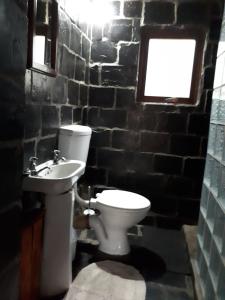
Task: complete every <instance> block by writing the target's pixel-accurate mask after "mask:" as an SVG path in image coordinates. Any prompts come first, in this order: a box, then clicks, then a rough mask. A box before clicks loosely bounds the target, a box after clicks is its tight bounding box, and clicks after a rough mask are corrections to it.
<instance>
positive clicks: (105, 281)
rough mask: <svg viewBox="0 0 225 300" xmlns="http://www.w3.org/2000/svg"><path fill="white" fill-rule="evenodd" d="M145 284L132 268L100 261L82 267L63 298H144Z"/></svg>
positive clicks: (133, 299)
mask: <svg viewBox="0 0 225 300" xmlns="http://www.w3.org/2000/svg"><path fill="white" fill-rule="evenodd" d="M145 294H146V285H145V280H144V278H143V277H142V276H141V274H140V273H139V272H138V271H137V270H136V269H135V268H134V267H131V266H128V265H125V264H122V263H119V262H113V261H107V260H106V261H101V262H98V263H92V264H91V265H88V266H87V267H86V268H84V269H82V270H81V271H80V272H79V274H78V275H77V277H76V278H75V280H74V281H73V283H72V284H71V286H70V289H69V291H68V293H67V295H66V297H65V298H64V300H145Z"/></svg>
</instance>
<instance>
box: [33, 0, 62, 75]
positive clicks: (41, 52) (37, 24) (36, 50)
mask: <svg viewBox="0 0 225 300" xmlns="http://www.w3.org/2000/svg"><path fill="white" fill-rule="evenodd" d="M57 32H58V3H57V1H56V0H29V1H28V57H27V68H29V69H33V70H35V71H37V72H40V73H44V74H47V75H50V76H56V69H55V67H56V44H57Z"/></svg>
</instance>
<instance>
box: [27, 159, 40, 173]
mask: <svg viewBox="0 0 225 300" xmlns="http://www.w3.org/2000/svg"><path fill="white" fill-rule="evenodd" d="M37 160H38V158H37V157H35V156H32V157H30V158H29V162H30V163H29V168H28V171H29V173H30V175H32V176H34V175H37V170H36V166H37V163H36V162H37Z"/></svg>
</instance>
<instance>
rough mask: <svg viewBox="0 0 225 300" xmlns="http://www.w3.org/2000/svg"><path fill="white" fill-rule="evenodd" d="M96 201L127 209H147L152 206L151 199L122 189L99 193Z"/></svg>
mask: <svg viewBox="0 0 225 300" xmlns="http://www.w3.org/2000/svg"><path fill="white" fill-rule="evenodd" d="M96 203H98V204H100V205H103V206H107V207H111V208H115V209H120V210H127V211H137V210H138V211H139V210H146V209H147V208H149V207H150V205H151V203H150V201H149V200H148V199H147V198H145V197H143V196H141V195H139V194H136V193H132V192H127V191H121V190H105V191H103V192H102V193H99V194H97V199H96Z"/></svg>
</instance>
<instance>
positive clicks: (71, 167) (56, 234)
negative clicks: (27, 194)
mask: <svg viewBox="0 0 225 300" xmlns="http://www.w3.org/2000/svg"><path fill="white" fill-rule="evenodd" d="M84 169H85V163H84V162H82V161H77V160H66V161H59V163H58V164H54V163H53V161H52V160H51V161H47V162H45V163H44V164H41V165H39V166H37V168H36V170H37V175H35V176H31V175H29V176H26V177H25V178H24V180H23V190H24V191H31V192H40V193H44V194H45V208H46V213H45V226H44V241H43V258H42V271H41V296H43V297H49V296H54V295H57V294H60V293H63V292H64V291H65V290H67V289H68V288H69V285H70V283H71V281H72V248H71V243H72V240H71V239H72V236H73V227H72V223H73V207H74V191H73V186H74V184H75V183H76V182H77V180H78V179H79V177H80V176H81V175H82V174H83V173H84Z"/></svg>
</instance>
